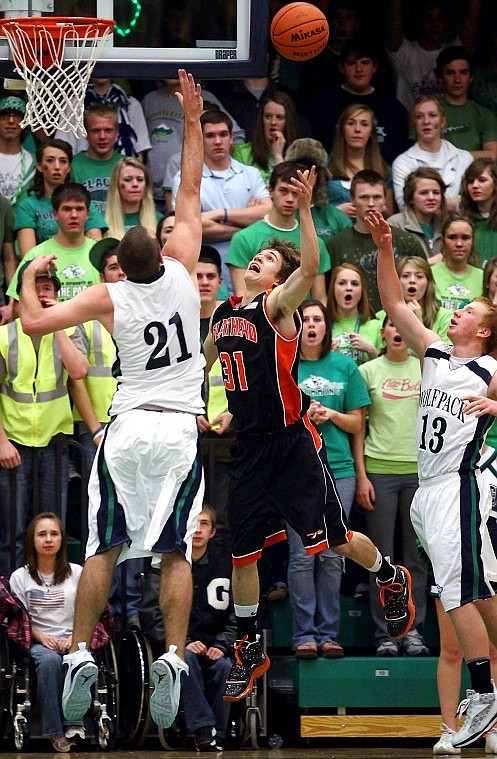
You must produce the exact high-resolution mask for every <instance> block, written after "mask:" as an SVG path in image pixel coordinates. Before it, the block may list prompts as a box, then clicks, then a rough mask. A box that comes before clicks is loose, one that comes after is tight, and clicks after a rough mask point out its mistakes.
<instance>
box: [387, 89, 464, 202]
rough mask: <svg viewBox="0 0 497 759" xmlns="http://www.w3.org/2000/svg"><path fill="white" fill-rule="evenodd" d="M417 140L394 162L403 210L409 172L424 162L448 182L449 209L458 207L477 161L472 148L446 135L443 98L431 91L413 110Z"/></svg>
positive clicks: (397, 197)
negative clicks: (469, 171)
mask: <svg viewBox="0 0 497 759" xmlns="http://www.w3.org/2000/svg"><path fill="white" fill-rule="evenodd" d="M409 119H410V124H411V131H412V133H413V135H414V139H415V140H416V142H415V143H414V145H412V147H410V148H409V149H408V150H406V151H405V152H404V153H401V154H400V155H398V156H397V158H396V159H395V160H394V162H393V164H392V176H393V191H394V194H395V200H396V203H397V205H398V207H399V209H400V210H402V209H403V207H404V184H405V182H406V179H407V177H408V176H409V174H410V173H411V172H412V171H414V170H415V169H419V168H420V167H421V166H431V168H432V169H436V170H437V171H438V173H439V174H440V175H441V177H442V179H443V181H444V182H445V185H446V196H447V199H448V207H449V210H451V211H454V210H455V209H456V207H457V202H458V199H459V188H460V186H461V180H462V176H463V174H464V171H465V169H466V168H467V167H468V166H469V164H470V163H471V162H472V161H473V156H472V155H471V153H470V152H469V150H460V149H459V148H456V147H455V146H454V145H452V143H451V142H448V140H444V139H443V131H444V129H445V126H446V121H445V114H444V110H443V106H442V104H441V102H440V101H439V100H438V99H437V98H434V97H432V96H430V95H420V96H419V97H418V98H416V100H415V101H414V105H413V107H412V108H411V112H410V114H409Z"/></svg>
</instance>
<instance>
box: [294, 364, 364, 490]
mask: <svg viewBox="0 0 497 759" xmlns="http://www.w3.org/2000/svg"><path fill="white" fill-rule="evenodd" d="M299 387H300V389H301V390H303V392H304V393H306V394H307V395H308V396H310V397H311V398H312V399H313V400H316V401H319V402H320V403H322V404H323V406H326V408H331V409H334V410H335V411H339V412H340V413H342V414H346V413H347V411H352V410H353V409H358V408H363V407H364V406H369V404H370V400H369V395H368V393H367V391H366V386H365V385H364V380H363V379H362V377H361V375H360V373H359V369H358V368H357V366H356V365H355V363H354V362H353V361H352V359H350V358H349V357H348V356H342V355H341V354H340V353H335V351H330V352H329V353H328V355H327V356H324V357H323V358H319V359H317V360H316V361H306V360H304V359H301V360H300V362H299ZM319 430H320V432H321V433H322V435H323V440H324V442H325V445H326V455H327V457H328V463H329V465H330V468H331V470H332V472H333V474H334V475H335V477H336V478H337V479H338V478H341V477H355V468H354V457H353V456H352V451H351V449H350V437H349V435H348V434H347V433H346V432H344V431H343V430H341V429H340V428H339V427H337V426H336V425H335V424H333V422H330V421H328V422H324V423H323V424H320V425H319Z"/></svg>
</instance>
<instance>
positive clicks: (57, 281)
mask: <svg viewBox="0 0 497 759" xmlns="http://www.w3.org/2000/svg"><path fill="white" fill-rule="evenodd" d="M30 263H31V261H25V262H24V263H23V265H22V266H21V268H20V269H19V274H18V275H17V294H18V295H19V293H20V292H21V286H22V275H23V274H24V272H25V270H26V269H27V268H28V266H29V264H30ZM49 272H50V273H47V272H43V274H37V275H36V279H39V278H41V277H47V279H53V282H54V285H55V292H56V293H58V292H59V290H60V279H59V278H58V276H57V272H56V271H55V269H54V268H53V266H51V267H50V269H49Z"/></svg>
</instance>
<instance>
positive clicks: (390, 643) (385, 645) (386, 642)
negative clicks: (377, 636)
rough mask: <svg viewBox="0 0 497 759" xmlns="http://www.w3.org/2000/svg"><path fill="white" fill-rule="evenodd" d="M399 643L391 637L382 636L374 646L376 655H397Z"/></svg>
mask: <svg viewBox="0 0 497 759" xmlns="http://www.w3.org/2000/svg"><path fill="white" fill-rule="evenodd" d="M398 655H399V644H398V643H397V641H396V640H392V638H382V639H381V640H380V641H379V642H378V645H377V647H376V656H389V657H392V656H398Z"/></svg>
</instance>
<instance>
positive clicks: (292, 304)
mask: <svg viewBox="0 0 497 759" xmlns="http://www.w3.org/2000/svg"><path fill="white" fill-rule="evenodd" d="M297 174H298V176H299V179H295V177H292V179H291V182H292V184H293V186H294V187H295V188H296V189H297V190H298V192H299V211H300V253H301V258H300V266H299V268H298V269H296V270H295V271H294V272H292V274H290V276H289V277H288V279H287V280H286V281H285V282H284V283H283V284H282V285H281V286H279V287H277V288H276V289H275V290H274V291H273V292H272V293H271V294H270V295H269V297H268V304H267V305H268V308H269V309H270V310H272V311H273V313H276V312H279V313H282V314H293V312H294V311H295V309H296V308H298V306H300V304H301V303H302V301H303V300H304V299H305V297H306V296H307V293H308V292H309V290H310V289H311V286H312V285H313V283H314V281H315V279H316V277H317V273H318V270H319V245H318V237H317V234H316V230H315V228H314V222H313V219H312V215H311V201H312V188H313V187H314V180H315V174H316V167H315V166H313V167H312V168H311V170H310V171H303V172H302V171H300V170H298V171H297Z"/></svg>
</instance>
